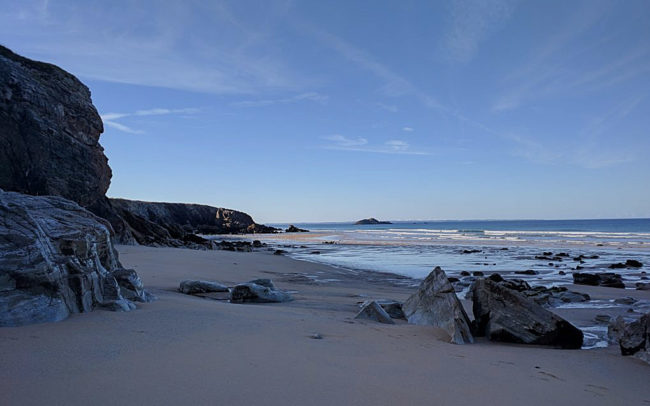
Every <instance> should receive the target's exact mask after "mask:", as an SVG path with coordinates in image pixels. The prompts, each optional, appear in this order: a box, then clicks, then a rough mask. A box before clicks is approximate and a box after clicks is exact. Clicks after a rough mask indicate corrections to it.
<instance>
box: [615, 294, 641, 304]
mask: <svg viewBox="0 0 650 406" xmlns="http://www.w3.org/2000/svg"><path fill="white" fill-rule="evenodd" d="M636 302H637V300H636V299H635V298H633V297H630V296H626V297H619V298H616V299H614V303H616V304H622V305H632V304H634V303H636Z"/></svg>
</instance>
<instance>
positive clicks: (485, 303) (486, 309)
mask: <svg viewBox="0 0 650 406" xmlns="http://www.w3.org/2000/svg"><path fill="white" fill-rule="evenodd" d="M472 302H473V311H474V317H475V319H476V320H475V334H476V335H478V336H487V337H488V338H489V339H490V340H493V341H506V342H513V343H522V344H537V345H551V346H556V347H561V348H580V347H581V346H582V340H583V334H582V332H581V331H580V330H579V329H578V328H576V327H574V326H573V325H572V324H571V323H569V322H567V321H566V320H564V319H562V318H561V317H559V316H557V315H555V314H553V313H551V312H550V311H548V310H546V309H544V308H543V307H542V306H540V305H538V304H537V303H535V302H534V301H532V300H531V299H528V298H527V297H526V296H525V295H523V294H522V293H520V292H517V291H515V290H512V289H508V288H506V287H505V286H503V285H501V284H499V283H496V282H493V281H491V280H489V279H482V278H481V279H478V280H476V282H474V285H473V286H472Z"/></svg>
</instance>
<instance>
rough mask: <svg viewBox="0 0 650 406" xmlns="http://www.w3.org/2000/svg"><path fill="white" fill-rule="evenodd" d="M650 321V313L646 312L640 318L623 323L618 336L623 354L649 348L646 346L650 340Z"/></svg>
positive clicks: (631, 353)
mask: <svg viewBox="0 0 650 406" xmlns="http://www.w3.org/2000/svg"><path fill="white" fill-rule="evenodd" d="M649 322H650V313H646V314H644V315H643V316H641V318H640V319H638V320H635V321H633V322H631V323H625V324H623V326H622V328H621V330H620V333H619V336H618V337H619V339H618V344H619V346H620V348H621V354H622V355H633V354H636V353H637V352H639V351H645V350H648V349H649V348H648V347H647V346H646V345H647V344H648V340H650V337H648V335H649V334H650V331H649V329H650V326H649V325H648V324H649Z"/></svg>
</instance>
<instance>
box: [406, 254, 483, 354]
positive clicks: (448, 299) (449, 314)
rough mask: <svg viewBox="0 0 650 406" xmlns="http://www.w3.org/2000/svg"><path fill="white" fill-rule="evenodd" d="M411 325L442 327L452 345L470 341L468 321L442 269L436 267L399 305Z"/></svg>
mask: <svg viewBox="0 0 650 406" xmlns="http://www.w3.org/2000/svg"><path fill="white" fill-rule="evenodd" d="M402 310H403V311H404V315H405V316H406V319H407V320H408V322H409V323H411V324H418V325H430V326H435V327H439V328H442V329H443V330H445V331H446V332H447V333H448V334H449V336H450V337H451V342H452V343H454V344H465V343H473V342H474V337H473V336H472V332H471V327H470V326H471V323H470V321H469V318H468V317H467V313H465V310H464V309H463V305H462V304H461V303H460V300H458V297H457V296H456V292H455V291H454V287H453V286H452V285H451V283H450V282H449V280H448V279H447V275H446V274H445V272H444V271H443V270H442V269H440V267H436V268H435V269H434V270H433V271H432V272H431V273H430V274H429V275H428V276H427V277H426V278H425V279H424V280H423V281H422V283H421V284H420V287H419V288H418V291H417V292H416V293H414V294H413V295H412V296H411V297H409V298H408V299H407V300H406V302H404V304H403V305H402Z"/></svg>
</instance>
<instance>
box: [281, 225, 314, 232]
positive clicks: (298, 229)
mask: <svg viewBox="0 0 650 406" xmlns="http://www.w3.org/2000/svg"><path fill="white" fill-rule="evenodd" d="M284 232H285V233H308V232H309V230H305V229H304V228H298V227H296V226H294V225H293V224H292V225H290V226H289V228H287V229H286V230H284Z"/></svg>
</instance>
